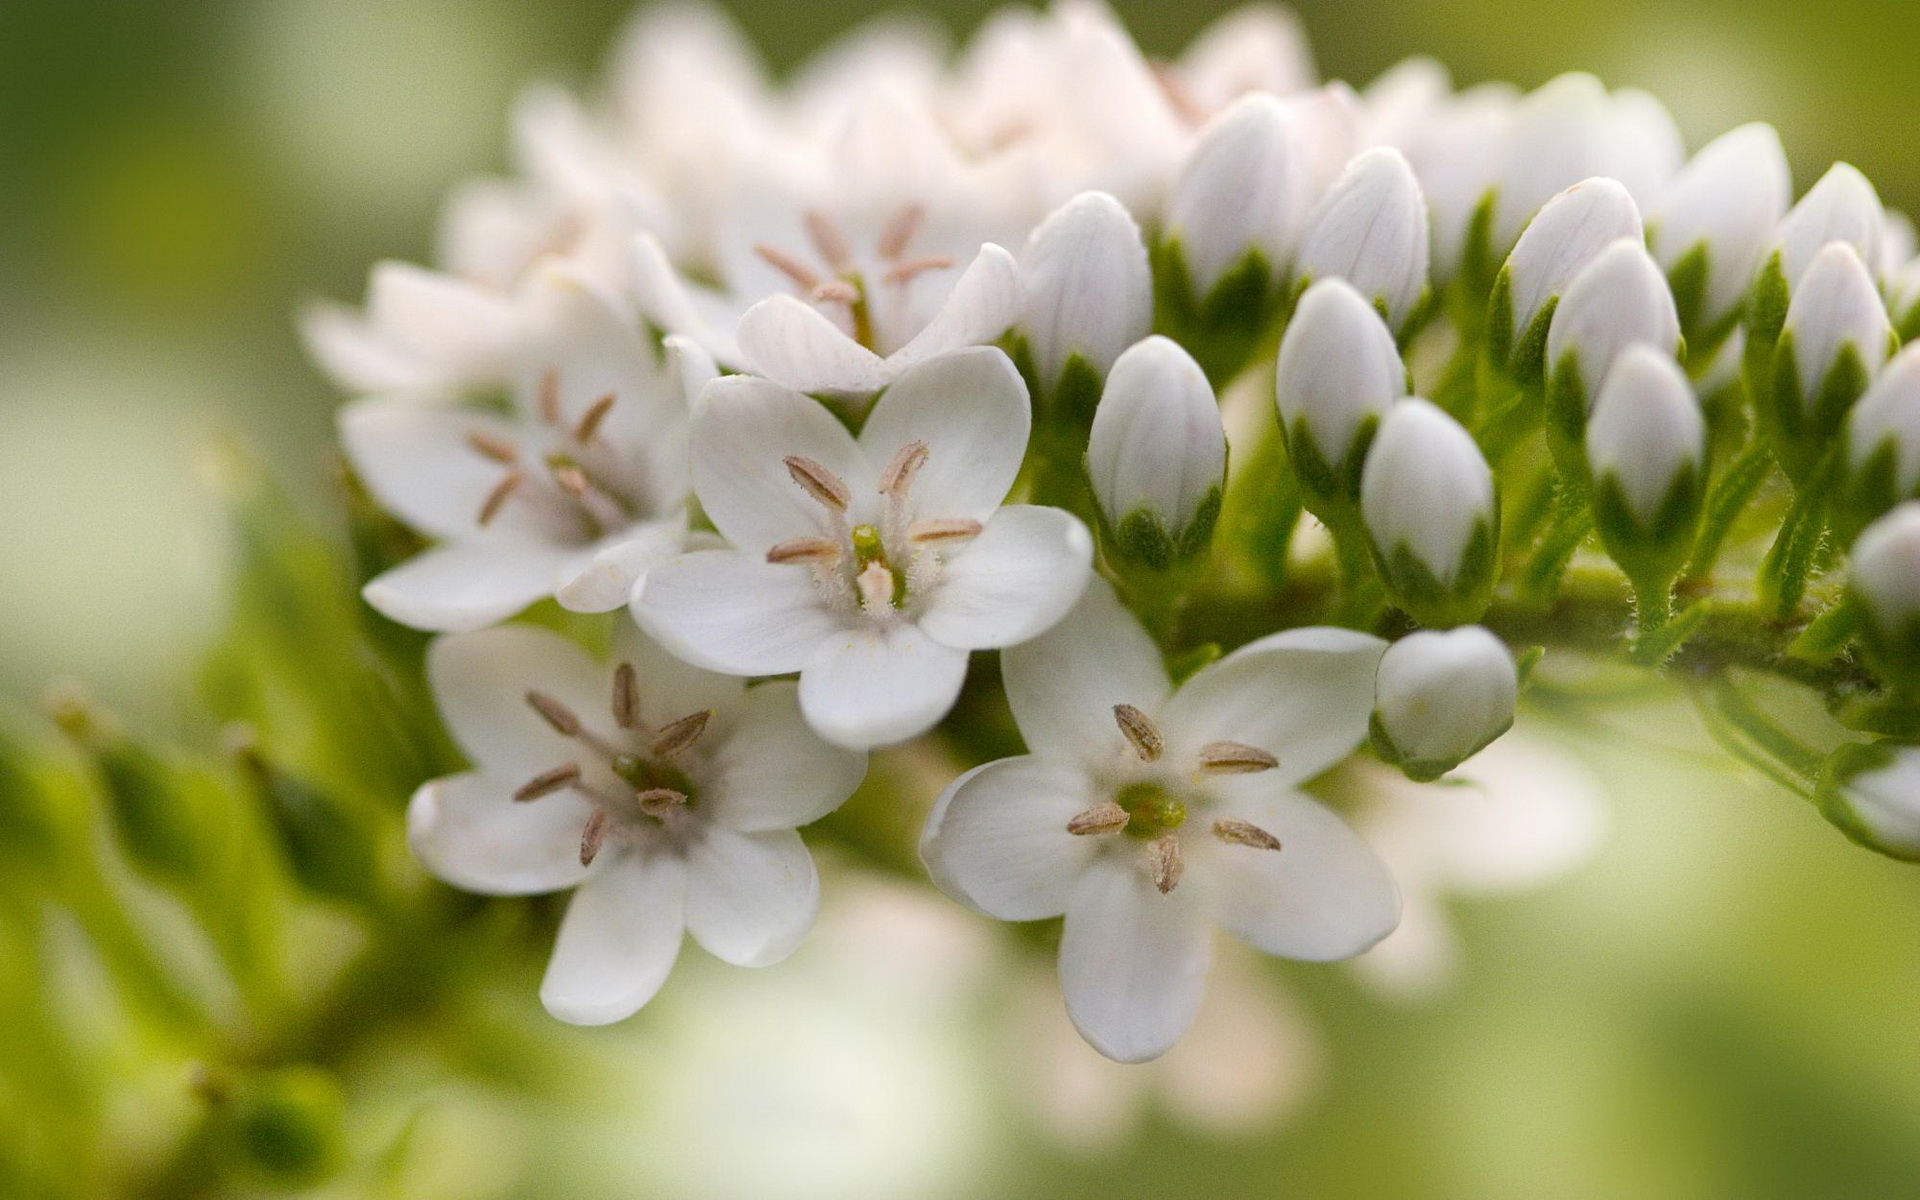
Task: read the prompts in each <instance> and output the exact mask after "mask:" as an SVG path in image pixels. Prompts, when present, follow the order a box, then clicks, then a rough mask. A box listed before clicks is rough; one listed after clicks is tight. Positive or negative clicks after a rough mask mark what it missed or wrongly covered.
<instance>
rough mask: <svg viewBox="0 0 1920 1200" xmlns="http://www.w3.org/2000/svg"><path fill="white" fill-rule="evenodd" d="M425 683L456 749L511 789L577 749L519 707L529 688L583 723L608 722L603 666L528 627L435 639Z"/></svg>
mask: <svg viewBox="0 0 1920 1200" xmlns="http://www.w3.org/2000/svg"><path fill="white" fill-rule="evenodd" d="M427 682H428V684H429V685H430V686H431V687H432V689H433V698H434V702H435V703H436V704H437V705H438V706H439V709H440V719H441V720H442V721H444V722H446V726H447V732H448V733H450V734H452V735H453V740H454V742H455V743H456V744H458V745H459V747H460V749H461V751H462V752H463V753H465V754H466V756H467V757H468V758H470V759H472V760H473V761H474V762H476V763H479V764H480V765H481V766H484V767H486V768H487V769H489V770H490V771H492V772H493V773H494V774H496V775H500V776H503V777H505V778H509V779H514V780H515V781H516V786H518V784H519V783H524V782H525V781H526V780H527V779H530V778H532V777H533V776H534V775H537V774H539V773H540V772H542V771H545V770H548V769H550V768H553V767H557V766H559V765H560V764H562V763H565V762H570V761H573V760H574V759H576V758H578V757H579V754H580V747H579V745H578V744H576V743H575V742H573V741H570V740H568V739H567V738H563V737H561V736H560V735H559V734H557V733H555V732H554V731H553V730H552V729H550V728H549V727H548V726H547V724H546V722H544V721H543V720H541V719H540V717H539V715H538V714H537V713H535V712H534V711H533V710H532V709H531V708H529V707H528V706H527V693H528V692H529V691H531V690H539V691H542V692H545V693H546V694H547V695H549V696H551V697H553V698H554V699H555V700H558V701H559V702H560V703H562V704H564V705H566V706H567V707H568V708H571V709H572V710H573V711H574V713H575V715H577V716H579V717H581V718H583V719H585V720H586V721H588V722H589V723H590V724H592V723H596V722H597V723H598V724H601V725H602V726H605V725H610V724H611V723H612V722H611V719H610V714H609V713H608V704H609V703H610V700H611V692H610V691H609V689H608V684H607V673H606V671H605V670H604V669H602V668H601V666H600V665H599V664H598V663H596V662H594V661H593V659H591V658H589V657H588V656H587V652H586V651H585V650H582V649H581V648H580V647H578V646H576V645H574V644H573V643H572V642H570V641H568V640H567V639H566V638H563V637H561V636H560V635H559V634H557V633H554V632H553V631H551V630H547V629H537V628H535V627H533V626H531V625H502V626H499V627H497V628H494V629H483V630H480V631H479V632H476V633H456V634H449V635H447V636H446V637H442V638H435V639H434V642H433V644H432V645H431V646H429V647H428V648H427ZM601 718H605V719H601Z"/></svg>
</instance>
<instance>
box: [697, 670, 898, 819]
mask: <svg viewBox="0 0 1920 1200" xmlns="http://www.w3.org/2000/svg"><path fill="white" fill-rule="evenodd" d="M866 772H867V758H866V755H864V754H861V753H859V752H858V751H854V750H846V749H843V748H841V747H839V746H832V745H828V744H827V743H826V742H823V741H821V740H820V738H819V737H818V736H816V735H815V734H814V732H813V730H811V729H809V728H808V727H807V723H806V720H805V719H804V718H803V717H802V716H801V715H800V697H799V688H798V685H797V684H794V683H792V682H789V681H787V680H774V681H773V682H770V683H763V684H761V685H760V686H759V687H756V688H751V689H749V690H748V692H747V694H746V702H745V704H744V706H743V708H742V710H741V712H740V715H739V716H738V717H737V718H736V719H735V721H734V729H733V731H732V732H731V733H730V734H728V735H727V737H726V738H725V740H724V741H722V742H721V743H720V744H719V745H718V746H716V747H715V748H714V750H713V757H712V758H711V759H710V760H709V762H708V764H707V775H706V778H705V779H704V780H703V782H702V785H701V796H702V803H703V804H705V805H707V806H708V808H709V811H710V814H711V818H710V819H711V820H712V821H713V822H714V823H715V824H717V825H723V826H726V827H727V828H730V829H737V830H741V831H743V832H746V833H758V832H760V831H762V830H769V829H792V828H795V827H797V826H800V825H805V824H807V823H809V822H811V821H815V820H818V819H819V818H821V817H824V816H826V815H827V814H828V813H830V812H832V811H833V810H834V809H836V808H838V807H840V805H841V804H843V803H845V802H846V799H847V797H849V796H851V795H853V790H854V789H855V788H857V787H859V786H860V780H861V778H862V777H863V776H864V775H865V774H866Z"/></svg>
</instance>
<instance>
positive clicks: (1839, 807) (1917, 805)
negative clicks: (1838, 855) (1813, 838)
mask: <svg viewBox="0 0 1920 1200" xmlns="http://www.w3.org/2000/svg"><path fill="white" fill-rule="evenodd" d="M1852 766H1853V769H1852V770H1850V771H1847V772H1846V773H1845V774H1844V775H1843V777H1842V778H1840V779H1839V780H1838V781H1837V784H1836V785H1835V786H1833V787H1832V788H1831V789H1830V791H1828V792H1827V794H1826V795H1824V796H1823V797H1822V801H1823V805H1824V806H1825V807H1826V808H1827V812H1828V816H1829V817H1830V818H1831V819H1833V820H1834V821H1835V822H1836V823H1837V824H1839V825H1840V826H1841V828H1843V829H1846V830H1848V831H1849V832H1851V833H1852V834H1854V836H1856V837H1857V838H1858V839H1859V840H1861V841H1863V842H1865V843H1866V844H1868V845H1870V846H1872V847H1873V848H1874V849H1876V850H1879V851H1880V852H1881V853H1883V854H1891V855H1893V856H1895V857H1897V858H1903V859H1920V747H1914V746H1904V745H1886V746H1879V747H1875V748H1874V749H1873V750H1871V751H1868V752H1867V753H1865V754H1862V755H1860V756H1859V758H1858V759H1857V760H1856V761H1855V763H1854V764H1852Z"/></svg>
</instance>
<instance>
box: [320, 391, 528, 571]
mask: <svg viewBox="0 0 1920 1200" xmlns="http://www.w3.org/2000/svg"><path fill="white" fill-rule="evenodd" d="M339 427H340V444H341V448H342V449H343V450H345V451H346V454H347V460H348V461H349V462H350V463H352V464H353V470H354V474H356V475H358V476H359V477H360V481H361V482H362V483H364V484H366V485H367V490H368V491H369V492H371V493H373V498H374V499H375V500H377V501H379V502H380V507H382V508H384V509H386V510H387V511H388V512H390V513H392V514H393V515H394V516H396V517H399V518H400V519H401V520H402V521H405V522H406V523H407V524H408V525H411V526H412V527H413V528H415V529H417V530H419V531H420V532H421V533H426V534H432V535H434V536H437V537H450V536H455V535H459V534H471V533H475V532H477V531H478V530H479V529H480V521H479V517H480V509H481V507H482V506H483V505H484V504H485V503H486V501H487V497H488V495H489V494H490V493H492V491H493V490H494V488H495V487H497V486H499V483H500V480H501V479H502V478H504V477H505V476H506V473H507V468H506V467H503V466H501V465H500V464H499V463H497V462H495V461H494V460H492V459H491V458H488V457H486V456H485V455H483V454H481V453H480V452H479V451H477V450H475V449H474V448H473V445H472V443H471V442H470V441H469V440H468V438H469V436H470V435H472V434H475V433H479V434H484V435H486V436H489V437H493V438H498V439H500V440H502V441H504V442H507V443H508V444H510V445H511V444H517V443H518V441H519V430H518V429H516V428H515V427H514V426H512V425H509V424H508V423H506V422H505V421H502V420H500V419H499V418H498V417H494V416H491V415H489V414H487V413H481V412H475V411H472V410H464V409H458V408H429V407H425V406H423V405H420V404H417V403H412V402H409V401H407V400H398V399H394V398H391V397H385V396H380V397H370V398H368V399H365V400H358V401H355V402H354V403H352V404H349V405H347V406H346V407H345V408H343V409H341V410H340V416H339ZM513 515H514V514H513V511H512V506H511V505H509V506H508V507H507V508H505V509H503V510H502V511H501V513H500V516H501V518H504V522H503V525H502V528H510V527H511V522H512V519H513Z"/></svg>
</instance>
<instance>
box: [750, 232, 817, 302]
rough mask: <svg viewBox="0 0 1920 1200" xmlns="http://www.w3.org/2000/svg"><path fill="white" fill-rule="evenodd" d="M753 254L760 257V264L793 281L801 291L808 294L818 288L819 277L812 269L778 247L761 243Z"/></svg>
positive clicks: (754, 249)
mask: <svg viewBox="0 0 1920 1200" xmlns="http://www.w3.org/2000/svg"><path fill="white" fill-rule="evenodd" d="M753 252H754V253H755V254H758V255H759V256H760V260H761V261H762V262H764V263H766V264H767V265H768V266H770V267H772V268H773V269H774V270H776V271H778V272H780V273H781V274H782V275H785V276H786V277H787V278H788V279H791V280H793V282H794V283H795V285H797V286H798V287H799V288H800V289H801V290H803V291H808V292H810V291H812V290H813V289H815V288H817V287H819V286H820V276H818V275H816V274H815V273H814V271H813V268H811V267H809V266H807V264H805V263H803V262H801V261H800V260H799V259H797V258H795V257H794V256H793V255H791V254H788V253H787V252H786V251H785V250H782V249H780V248H779V247H778V246H769V245H767V244H765V243H764V242H763V243H761V244H760V245H757V246H755V247H754V248H753Z"/></svg>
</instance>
